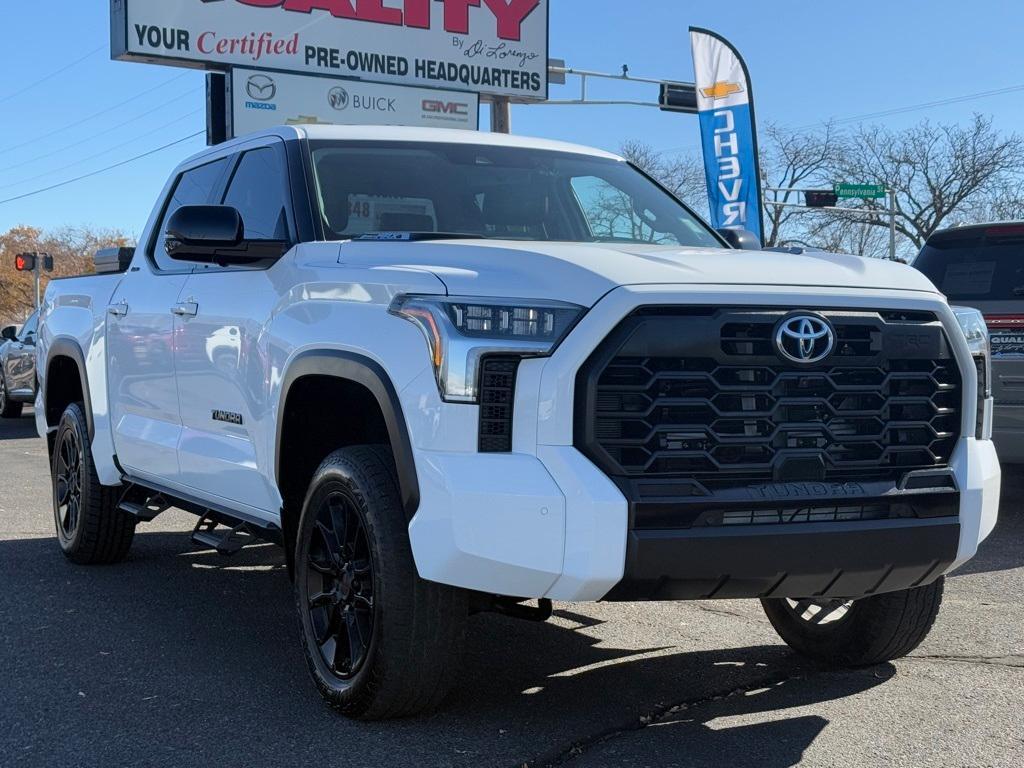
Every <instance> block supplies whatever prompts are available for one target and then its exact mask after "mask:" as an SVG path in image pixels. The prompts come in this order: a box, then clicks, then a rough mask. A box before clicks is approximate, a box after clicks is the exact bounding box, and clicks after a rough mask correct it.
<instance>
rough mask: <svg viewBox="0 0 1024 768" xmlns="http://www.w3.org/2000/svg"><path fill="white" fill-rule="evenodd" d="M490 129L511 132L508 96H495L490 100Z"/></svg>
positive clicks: (510, 110)
mask: <svg viewBox="0 0 1024 768" xmlns="http://www.w3.org/2000/svg"><path fill="white" fill-rule="evenodd" d="M491 131H492V132H494V133H512V101H511V99H509V98H508V96H495V97H494V98H493V99H492V100H491Z"/></svg>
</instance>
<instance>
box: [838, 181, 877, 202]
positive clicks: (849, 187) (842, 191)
mask: <svg viewBox="0 0 1024 768" xmlns="http://www.w3.org/2000/svg"><path fill="white" fill-rule="evenodd" d="M835 193H836V197H862V198H867V199H871V198H874V199H876V200H877V199H879V198H883V197H885V185H884V184H836V185H835Z"/></svg>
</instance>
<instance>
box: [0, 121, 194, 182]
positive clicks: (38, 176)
mask: <svg viewBox="0 0 1024 768" xmlns="http://www.w3.org/2000/svg"><path fill="white" fill-rule="evenodd" d="M205 111H206V110H205V108H200V109H195V110H192V111H191V112H189V113H188V114H185V115H182V116H181V117H179V118H177V119H176V120H171V121H169V122H166V123H163V124H162V125H160V126H158V127H156V128H154V129H153V130H151V131H146V132H145V133H140V134H139V135H138V136H133V137H132V138H130V139H127V140H126V141H122V142H121V143H120V144H118V145H117V146H114V147H108V148H107V149H104V150H101V151H99V152H96V153H94V154H92V155H87V156H86V157H82V158H79V159H78V160H75V161H74V162H71V163H68V164H67V165H62V166H61V167H59V168H54V169H52V170H49V171H45V172H43V173H37V174H36V175H35V176H29V177H28V178H25V179H19V180H18V181H15V182H12V183H10V184H2V185H0V189H10V188H11V187H19V186H21V185H22V184H27V183H28V182H30V181H36V180H37V179H42V178H45V177H47V176H53V175H54V174H56V173H61V172H62V171H66V170H68V169H69V168H74V167H75V166H77V165H82V164H83V163H87V162H89V161H90V160H95V159H96V158H97V157H103V155H109V154H110V153H111V152H117V151H118V150H119V149H121V148H122V147H124V146H125V145H126V144H131V143H134V142H136V141H139V140H140V139H145V138H149V137H150V136H152V135H153V134H154V133H159V132H160V131H163V130H165V129H166V128H169V127H171V126H172V125H177V124H178V123H180V122H182V121H184V120H188V119H189V118H190V117H193V116H194V115H198V114H199V113H200V112H205Z"/></svg>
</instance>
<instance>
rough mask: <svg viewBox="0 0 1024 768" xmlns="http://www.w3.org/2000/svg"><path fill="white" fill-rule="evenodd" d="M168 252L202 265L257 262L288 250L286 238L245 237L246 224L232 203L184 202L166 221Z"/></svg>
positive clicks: (178, 257)
mask: <svg viewBox="0 0 1024 768" xmlns="http://www.w3.org/2000/svg"><path fill="white" fill-rule="evenodd" d="M166 235H167V239H166V241H165V244H164V247H165V248H166V250H167V255H168V256H170V257H171V258H172V259H175V260H176V261H195V262H199V263H201V264H218V265H220V266H229V265H232V264H238V265H240V264H254V263H257V262H261V261H265V260H268V259H276V258H278V257H279V256H281V255H282V254H283V253H284V252H285V251H286V250H287V249H288V243H286V242H285V241H283V240H245V239H244V237H245V223H244V222H243V221H242V215H241V214H240V213H239V212H238V210H237V209H235V208H232V207H231V206H230V205H183V206H181V207H180V208H179V209H178V210H176V211H175V212H174V213H173V214H171V218H170V221H168V222H167V232H166Z"/></svg>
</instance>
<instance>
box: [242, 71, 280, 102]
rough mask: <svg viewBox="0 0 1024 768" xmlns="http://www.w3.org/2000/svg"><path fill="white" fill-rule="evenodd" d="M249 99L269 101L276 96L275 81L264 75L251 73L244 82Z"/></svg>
mask: <svg viewBox="0 0 1024 768" xmlns="http://www.w3.org/2000/svg"><path fill="white" fill-rule="evenodd" d="M245 90H246V92H247V93H248V94H249V98H250V99H255V100H256V101H270V100H271V99H272V98H274V97H275V96H277V83H275V82H274V81H273V80H271V79H270V78H269V77H267V76H266V75H253V76H252V77H250V78H249V80H248V82H246V84H245Z"/></svg>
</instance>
